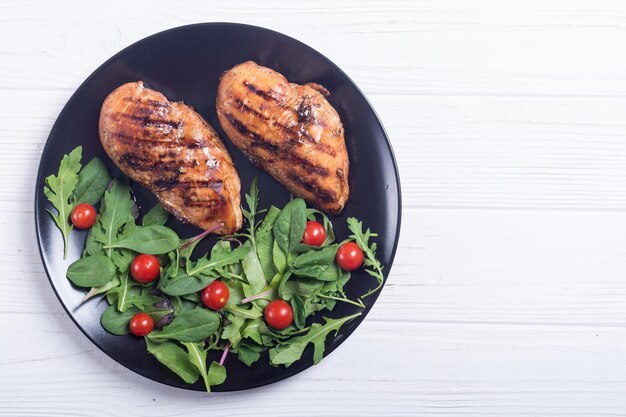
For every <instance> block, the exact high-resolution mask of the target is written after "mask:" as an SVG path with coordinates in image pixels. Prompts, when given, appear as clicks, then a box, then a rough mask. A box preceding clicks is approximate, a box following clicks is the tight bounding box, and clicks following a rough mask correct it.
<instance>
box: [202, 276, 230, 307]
mask: <svg viewBox="0 0 626 417" xmlns="http://www.w3.org/2000/svg"><path fill="white" fill-rule="evenodd" d="M229 296H230V293H229V292H228V287H227V286H226V284H224V283H223V282H222V281H213V282H212V283H210V284H209V286H208V287H206V288H205V289H203V290H202V302H203V303H204V305H205V306H207V307H209V308H210V309H211V310H215V311H217V310H219V309H221V308H222V307H224V306H225V305H226V303H227V302H228V297H229Z"/></svg>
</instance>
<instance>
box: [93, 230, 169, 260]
mask: <svg viewBox="0 0 626 417" xmlns="http://www.w3.org/2000/svg"><path fill="white" fill-rule="evenodd" d="M179 246H180V238H179V237H178V235H177V234H176V232H174V231H173V230H172V229H170V228H169V227H165V226H159V225H152V226H146V227H137V228H136V229H135V230H134V231H133V232H131V233H130V234H129V235H128V236H126V237H124V238H123V239H121V240H119V241H118V242H116V243H113V244H110V245H107V246H105V247H104V248H105V249H109V248H125V249H131V250H134V251H136V252H140V253H148V254H151V255H159V254H162V253H167V252H170V251H173V250H175V249H177V248H178V247H179Z"/></svg>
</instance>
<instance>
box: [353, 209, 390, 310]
mask: <svg viewBox="0 0 626 417" xmlns="http://www.w3.org/2000/svg"><path fill="white" fill-rule="evenodd" d="M348 229H350V231H351V232H352V235H350V237H351V238H352V239H354V240H355V241H356V243H357V245H359V248H361V250H362V251H363V253H364V254H365V259H364V260H363V264H364V265H365V272H367V273H368V274H370V275H371V276H373V277H374V278H376V279H377V280H378V285H377V286H376V288H373V289H371V290H369V291H368V292H366V293H365V294H363V295H362V296H361V297H360V298H361V299H363V298H365V297H367V296H369V295H372V294H373V293H375V292H376V291H378V290H379V289H380V288H381V287H382V286H383V282H384V280H385V278H384V276H383V265H382V264H381V263H380V261H379V260H378V259H376V243H375V242H372V243H371V244H370V243H369V240H370V238H372V237H376V236H378V235H377V234H376V233H372V231H371V230H370V229H369V228H368V229H367V230H366V231H365V232H364V231H363V223H362V222H360V221H358V220H357V219H356V218H354V217H348Z"/></svg>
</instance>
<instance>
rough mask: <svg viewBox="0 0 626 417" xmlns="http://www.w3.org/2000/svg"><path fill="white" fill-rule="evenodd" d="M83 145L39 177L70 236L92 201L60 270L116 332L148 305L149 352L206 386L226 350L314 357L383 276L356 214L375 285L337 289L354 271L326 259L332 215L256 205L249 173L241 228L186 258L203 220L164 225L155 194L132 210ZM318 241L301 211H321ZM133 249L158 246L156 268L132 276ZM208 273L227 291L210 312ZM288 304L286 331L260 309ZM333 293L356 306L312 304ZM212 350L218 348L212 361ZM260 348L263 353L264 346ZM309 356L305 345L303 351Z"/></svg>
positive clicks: (123, 186) (247, 356) (220, 371)
mask: <svg viewBox="0 0 626 417" xmlns="http://www.w3.org/2000/svg"><path fill="white" fill-rule="evenodd" d="M80 159H81V148H80V147H78V148H76V149H75V150H74V151H72V152H71V153H70V154H69V155H65V156H64V158H63V160H62V161H61V165H60V167H59V172H58V174H57V175H52V176H50V177H48V178H46V186H45V189H44V192H45V194H46V196H47V197H48V199H49V200H50V202H51V203H52V205H53V207H54V208H55V209H56V214H55V213H52V212H51V214H52V216H53V219H54V221H55V223H56V224H57V226H58V227H59V229H60V230H61V232H62V234H63V239H64V244H65V249H64V252H65V253H67V239H68V235H69V233H70V231H71V229H72V226H70V224H69V222H68V217H69V214H70V212H71V210H72V208H73V207H74V206H75V205H76V204H79V203H81V202H88V203H89V204H93V205H97V204H98V203H99V204H100V206H99V212H98V215H97V219H96V223H95V224H94V225H93V226H92V227H91V229H90V230H89V232H88V234H87V237H86V240H85V248H84V250H83V253H82V256H81V257H80V259H78V260H76V261H75V262H73V263H72V264H71V265H70V266H69V268H68V271H67V277H68V279H69V280H70V281H71V282H72V283H73V284H75V285H77V286H80V287H85V288H90V290H89V292H88V293H87V295H86V296H85V300H87V299H89V298H91V297H94V296H96V295H104V298H105V299H106V300H107V302H108V303H109V307H108V308H107V309H106V310H105V311H104V313H103V314H102V317H101V320H100V321H101V324H102V326H103V327H104V328H105V329H106V330H107V331H108V332H110V333H112V334H114V335H125V334H127V333H129V322H130V320H131V318H132V317H133V316H134V315H135V314H137V313H139V312H143V313H147V314H149V315H150V316H151V317H152V319H153V320H154V323H155V330H153V331H152V332H151V333H149V334H148V335H146V336H145V341H146V347H147V350H148V352H149V353H150V354H151V355H153V356H154V358H155V359H156V360H157V361H158V362H160V363H161V364H163V365H164V366H165V367H167V368H169V369H170V370H171V371H172V372H174V373H175V374H176V375H178V376H179V377H180V378H181V379H182V380H184V381H185V382H187V383H190V384H193V383H195V382H196V381H198V380H199V379H200V378H201V379H202V381H203V382H204V386H205V387H206V389H207V391H210V389H211V386H214V385H218V384H221V383H223V382H224V380H225V378H226V367H225V366H224V361H225V360H226V358H227V356H228V354H229V353H233V354H236V355H237V358H238V359H239V360H240V361H241V362H242V363H244V364H245V365H247V366H252V365H253V364H254V363H255V362H257V361H259V360H261V358H262V357H264V358H265V359H264V360H267V361H269V363H270V364H271V365H273V366H290V365H292V364H293V363H294V362H296V361H298V360H300V359H301V358H302V356H303V355H305V354H307V349H306V348H307V346H309V345H313V346H312V355H313V362H314V363H316V364H317V363H318V362H319V361H320V360H321V359H322V357H323V355H324V351H325V346H326V342H327V339H328V337H329V335H331V334H332V333H334V334H337V332H338V331H339V329H340V328H341V326H343V325H345V324H346V323H347V322H349V321H350V320H353V319H354V318H356V317H358V316H359V315H361V313H362V312H361V310H362V309H364V308H365V305H364V304H363V302H362V299H363V298H365V297H367V296H369V295H371V294H373V293H374V292H376V291H378V290H379V289H380V288H381V286H382V284H383V280H384V277H383V273H382V270H383V266H382V264H381V263H380V262H379V261H378V260H377V259H376V243H374V242H372V239H373V238H374V237H376V234H375V233H373V232H371V230H370V229H366V230H364V229H363V224H362V223H361V222H360V221H358V220H357V219H355V218H349V219H348V220H347V227H348V229H349V231H350V232H351V234H350V236H349V237H348V239H347V240H345V241H344V242H341V243H345V242H347V241H355V242H356V244H357V245H358V246H359V247H360V248H361V250H362V251H363V252H364V255H365V258H364V266H365V271H366V272H367V273H368V274H370V275H372V276H373V277H375V278H376V279H377V281H378V285H377V286H376V287H374V288H372V289H371V290H369V291H368V292H366V293H365V294H363V295H361V296H360V297H357V298H354V299H353V298H349V297H348V295H347V294H346V291H345V289H344V287H345V285H346V284H347V283H348V282H349V280H350V278H351V273H350V272H346V271H343V270H342V269H341V268H340V267H339V266H338V265H337V262H336V261H335V257H336V255H337V250H338V248H339V247H340V245H341V244H340V243H335V231H334V230H333V226H332V223H331V221H330V219H329V218H328V217H327V216H326V215H325V214H324V213H322V212H320V211H318V210H316V209H312V208H307V206H306V204H305V202H304V200H302V199H301V198H294V199H292V200H291V201H290V202H289V203H287V204H286V205H285V206H284V207H283V208H282V209H281V208H279V207H275V206H271V207H269V208H268V209H267V210H261V209H259V190H258V181H257V179H255V180H254V181H253V182H252V184H251V187H250V191H249V193H248V194H246V195H245V200H246V205H247V207H245V208H244V209H243V214H244V217H245V219H246V222H247V228H246V229H245V230H244V231H242V232H240V233H237V234H234V235H231V236H226V237H222V238H221V239H219V240H218V241H217V243H215V244H214V245H213V247H212V248H211V250H210V252H209V253H206V254H203V255H201V256H198V257H196V256H192V253H193V252H194V249H195V248H196V246H197V244H198V243H199V242H200V241H201V240H202V239H203V238H204V237H206V235H207V234H209V233H210V232H211V230H207V231H205V232H203V233H201V234H200V235H198V236H195V237H191V238H187V239H181V238H180V237H179V236H178V234H177V233H176V232H175V231H173V230H172V229H170V228H168V227H166V226H165V224H166V222H167V220H168V218H169V214H168V213H167V212H166V211H165V209H164V208H163V207H162V206H161V205H159V204H157V205H156V206H154V207H152V208H151V209H150V210H149V211H147V212H146V213H145V214H144V215H143V217H142V218H141V220H140V221H139V220H138V217H139V216H138V210H137V207H136V204H135V201H134V199H133V196H132V194H131V190H130V187H129V184H128V180H127V179H126V178H124V177H119V178H114V179H111V177H110V175H109V173H108V171H107V170H106V167H105V166H104V164H103V163H102V161H100V160H98V159H95V158H94V159H92V160H91V161H90V162H89V163H88V164H87V165H85V167H83V168H82V169H81V165H80ZM320 218H321V222H322V224H323V227H324V229H325V231H326V240H325V241H324V243H323V244H322V245H321V246H320V247H313V246H308V245H305V244H304V243H302V239H303V234H304V230H305V228H306V224H307V221H310V220H316V219H320ZM139 253H145V254H152V255H156V256H157V257H158V259H159V263H160V265H161V270H160V278H159V279H158V280H156V281H154V282H151V283H149V284H140V283H139V282H137V281H135V280H134V279H133V278H132V277H131V275H130V271H129V268H130V265H131V262H132V261H133V259H134V257H135V256H136V255H137V254H139ZM215 280H220V281H221V282H222V283H223V284H225V285H226V286H227V288H228V291H229V298H228V302H227V304H226V305H225V306H224V307H223V308H222V309H221V310H218V311H212V310H209V309H207V308H206V307H205V306H204V305H203V303H202V301H201V299H200V292H201V291H202V290H203V289H204V288H206V287H207V286H208V285H209V284H211V283H212V282H213V281H215ZM279 298H281V299H283V300H285V301H286V302H288V303H289V304H290V306H291V308H292V309H293V316H294V320H293V323H292V324H291V325H290V326H288V327H287V328H285V329H283V330H276V329H274V328H271V327H270V326H268V325H267V323H266V322H265V320H264V318H263V316H264V310H265V307H266V306H267V305H268V303H269V302H271V301H273V300H277V299H279ZM337 303H346V304H349V305H351V306H353V307H352V308H354V310H353V313H352V314H350V315H346V316H344V317H339V318H329V317H326V316H324V317H323V319H324V322H323V323H321V322H320V320H319V319H321V318H322V317H320V316H318V315H317V314H316V313H317V312H321V311H325V312H330V311H332V310H333V309H334V308H335V306H336V305H337ZM211 351H220V352H221V360H219V362H218V361H214V360H209V359H208V358H212V357H214V355H213V354H212V353H211ZM264 352H267V353H266V354H265V356H263V354H264ZM308 352H309V353H308V354H309V355H310V354H311V351H308Z"/></svg>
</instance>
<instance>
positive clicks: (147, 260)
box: [130, 253, 161, 284]
mask: <svg viewBox="0 0 626 417" xmlns="http://www.w3.org/2000/svg"><path fill="white" fill-rule="evenodd" d="M160 266H161V265H159V260H158V259H157V257H156V256H154V255H146V254H143V253H142V254H140V255H137V256H135V259H133V262H132V263H131V264H130V274H131V275H132V276H133V278H135V281H137V282H140V283H142V284H147V283H149V282H152V281H154V280H155V279H157V277H158V276H159V267H160Z"/></svg>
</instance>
